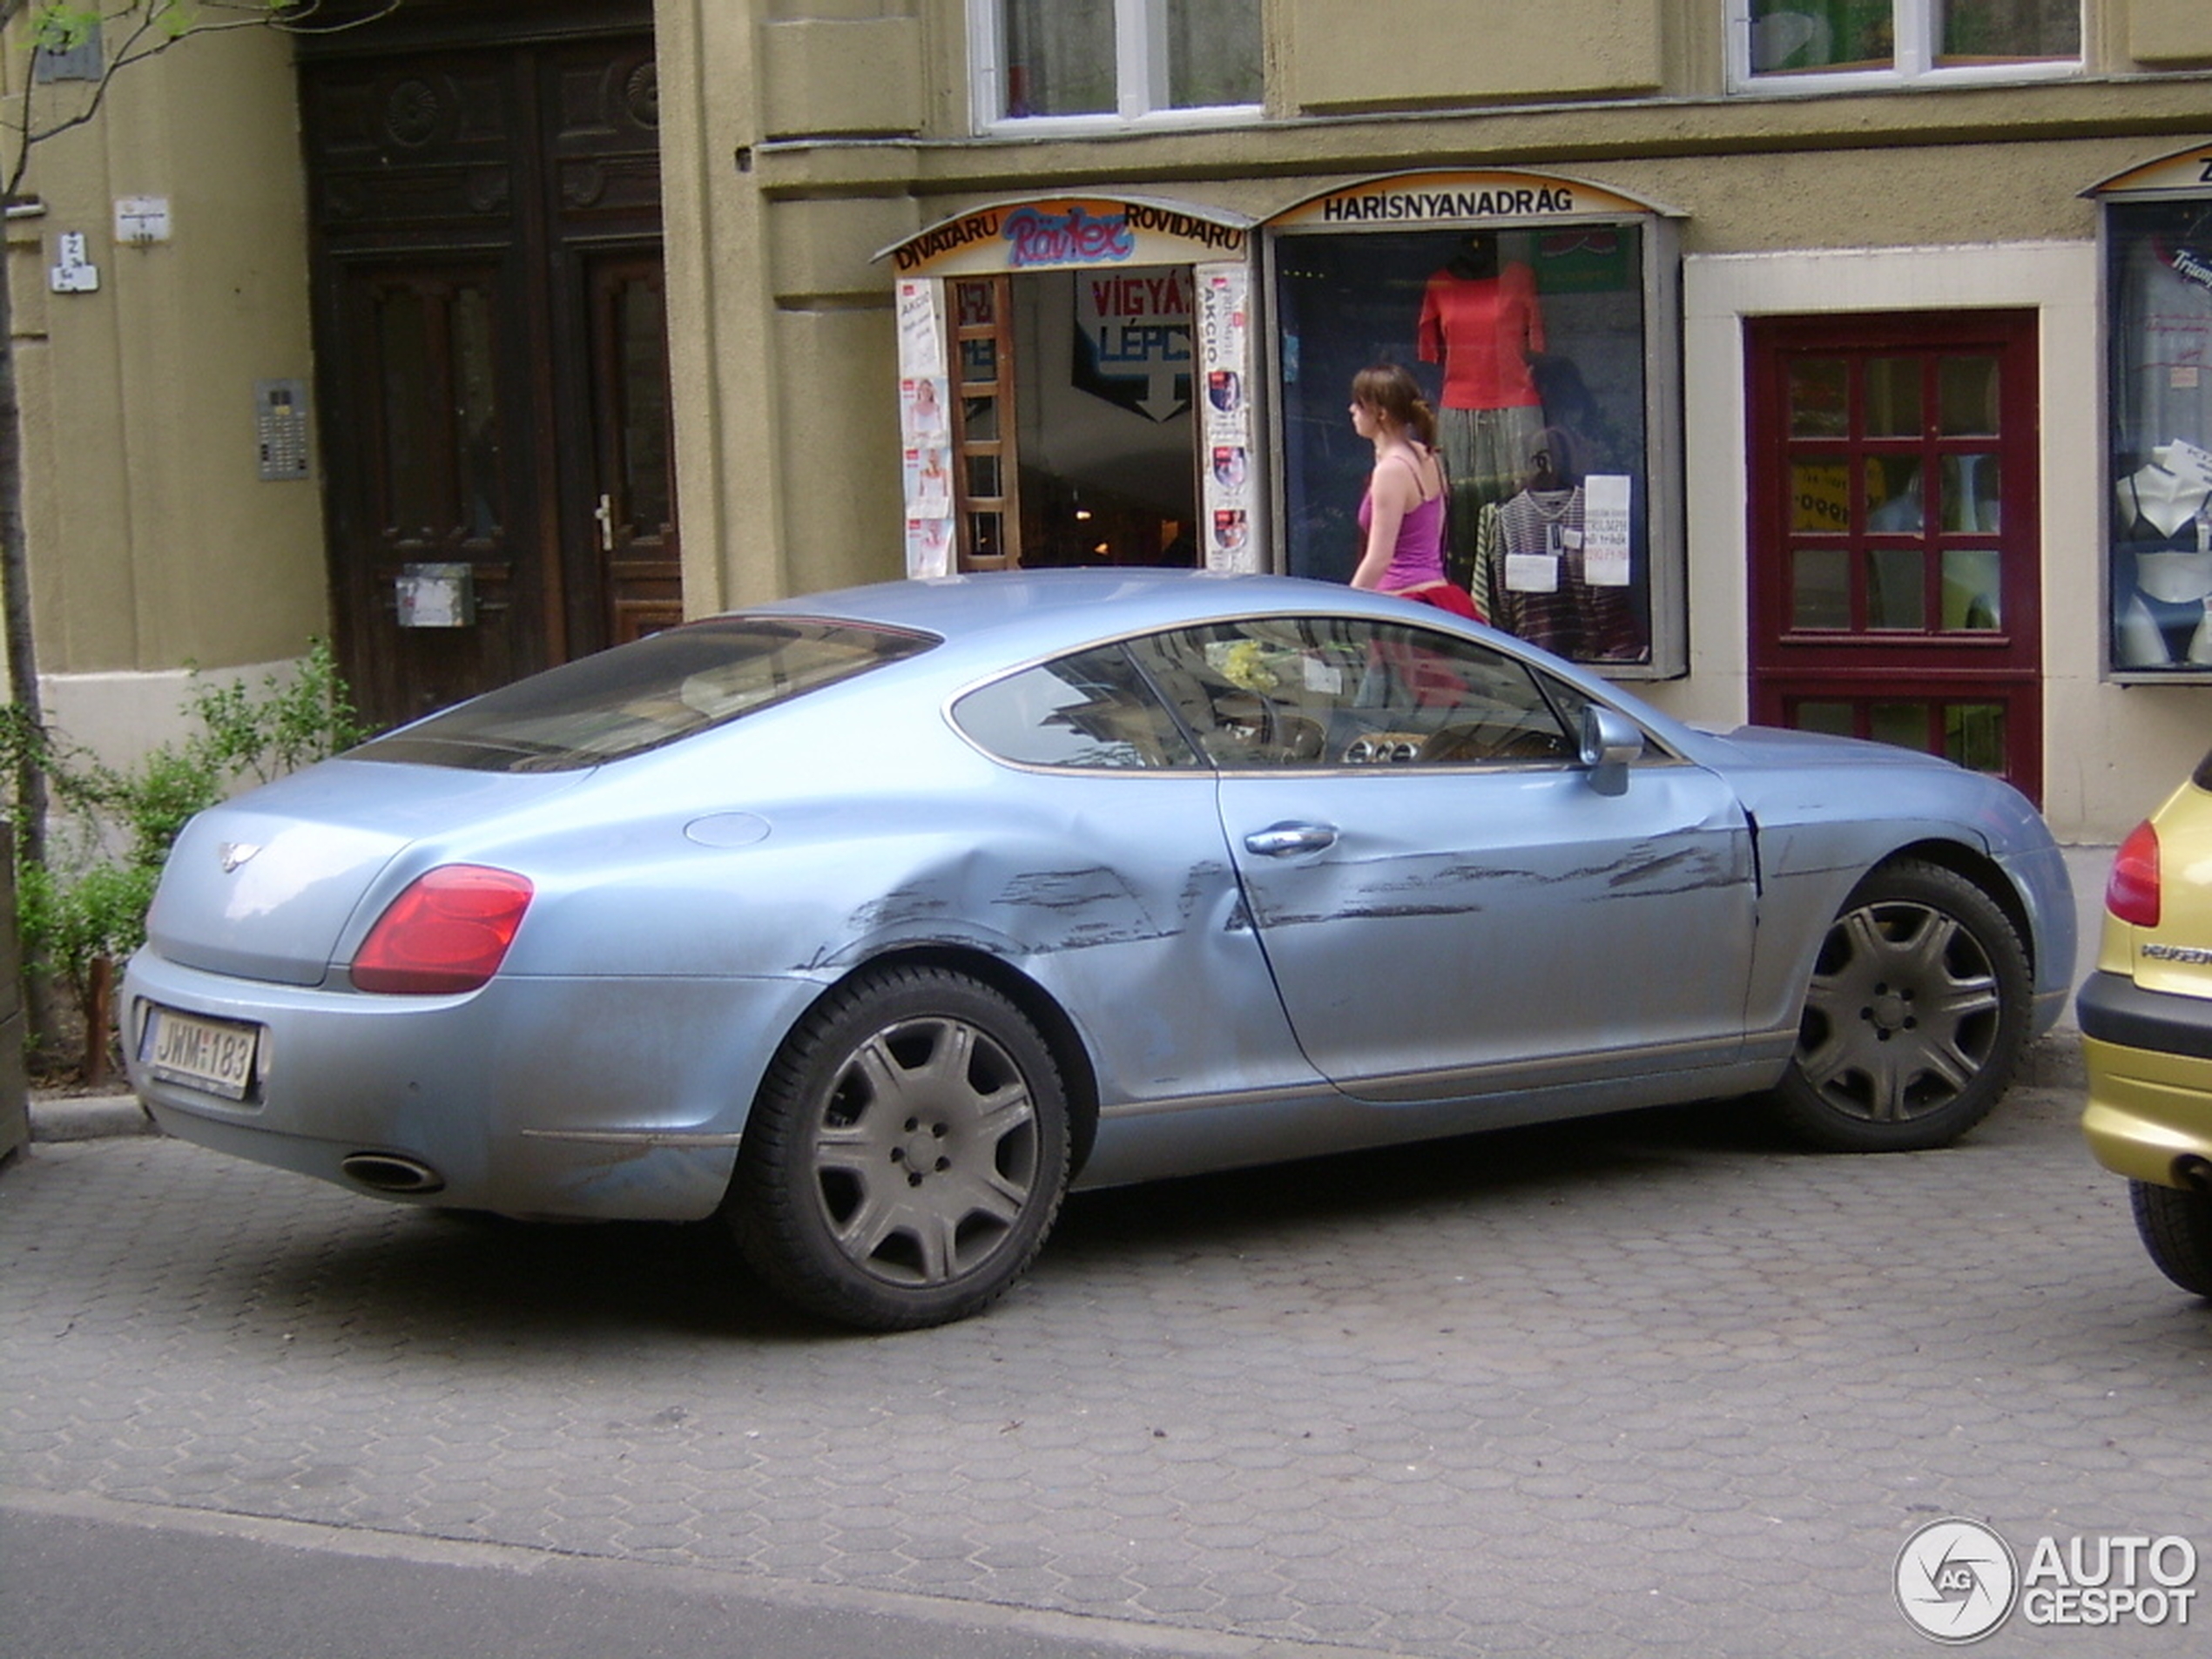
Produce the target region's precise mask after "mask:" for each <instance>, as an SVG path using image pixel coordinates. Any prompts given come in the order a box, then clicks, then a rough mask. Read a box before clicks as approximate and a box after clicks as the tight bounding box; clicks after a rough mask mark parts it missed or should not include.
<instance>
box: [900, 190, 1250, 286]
mask: <svg viewBox="0 0 2212 1659" xmlns="http://www.w3.org/2000/svg"><path fill="white" fill-rule="evenodd" d="M1247 234H1248V233H1247V232H1246V230H1245V228H1244V226H1243V225H1242V224H1241V223H1238V222H1235V221H1224V220H1222V219H1215V218H1212V217H1211V216H1209V215H1207V214H1205V213H1202V212H1193V211H1192V210H1190V209H1189V208H1186V207H1177V206H1174V205H1173V204H1171V203H1166V202H1142V201H1128V200H1105V199H1089V198H1085V199H1064V200H1055V201H1031V202H1019V203H1006V204H1002V205H1001V206H994V207H981V208H977V209H976V210H975V211H974V212H970V213H964V214H962V215H961V216H960V217H958V218H955V219H947V220H945V221H944V222H943V223H942V224H941V225H935V226H931V227H930V228H929V229H928V230H926V231H924V232H922V233H921V234H920V235H919V236H915V237H911V238H909V239H907V240H906V241H904V242H901V243H900V244H898V245H897V246H895V247H892V248H889V249H887V250H886V252H887V253H888V254H889V255H890V257H891V260H892V262H893V264H894V266H895V268H896V269H897V271H898V273H899V274H900V275H901V276H912V275H921V274H927V275H929V276H934V277H948V276H985V275H996V274H1001V273H1006V272H1020V271H1086V270H1101V269H1111V268H1113V267H1115V266H1146V265H1188V264H1190V263H1191V262H1192V261H1194V260H1202V259H1204V260H1220V259H1240V258H1242V257H1243V256H1244V250H1245V246H1246V237H1247ZM879 257H880V256H879Z"/></svg>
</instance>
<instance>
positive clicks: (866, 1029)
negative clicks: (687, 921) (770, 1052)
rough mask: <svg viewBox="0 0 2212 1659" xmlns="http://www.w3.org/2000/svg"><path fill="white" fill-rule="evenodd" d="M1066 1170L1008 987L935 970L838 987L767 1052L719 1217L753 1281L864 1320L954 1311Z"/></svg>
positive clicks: (986, 1277)
mask: <svg viewBox="0 0 2212 1659" xmlns="http://www.w3.org/2000/svg"><path fill="white" fill-rule="evenodd" d="M1067 1184H1068V1109H1067V1100H1066V1095H1065V1092H1064V1089H1063V1088H1062V1083H1061V1079H1060V1069H1059V1067H1058V1066H1057V1065H1056V1064H1055V1062H1054V1060H1053V1056H1052V1051H1051V1049H1049V1047H1048V1046H1047V1045H1046V1043H1045V1042H1044V1039H1043V1038H1042V1036H1040V1035H1038V1032H1037V1028H1036V1027H1035V1025H1033V1024H1031V1023H1030V1022H1029V1021H1028V1018H1026V1017H1025V1016H1024V1015H1022V1011H1021V1010H1020V1009H1019V1008H1015V1005H1014V1004H1013V1003H1012V1002H1011V1001H1008V999H1007V998H1006V997H1005V996H1004V995H1001V993H999V992H998V991H996V990H995V989H993V988H991V987H989V986H988V985H985V984H983V983H982V982H981V981H978V980H975V979H972V978H970V977H968V975H966V974H958V973H954V972H952V971H950V970H948V969H945V968H895V967H894V968H880V969H876V970H873V971H871V972H868V973H865V974H861V975H860V976H859V977H858V978H856V979H854V980H853V981H850V982H848V983H847V984H846V985H843V986H840V988H837V989H836V990H834V991H833V992H831V993H830V995H828V996H827V997H826V999H824V1001H822V1002H821V1003H820V1004H819V1005H818V1006H817V1007H816V1008H814V1009H813V1011H812V1012H811V1013H809V1014H808V1015H807V1016H806V1019H805V1020H803V1021H801V1022H800V1023H799V1027H798V1028H797V1029H796V1030H794V1031H793V1032H792V1035H791V1036H790V1037H788V1038H787V1039H786V1041H785V1043H784V1046H783V1048H782V1049H781V1050H779V1053H778V1054H777V1055H776V1059H775V1061H774V1062H773V1064H772V1066H771V1067H770V1069H769V1072H768V1076H767V1077H766V1079H765V1081H764V1082H763V1083H762V1085H761V1089H760V1095H759V1099H758V1100H757V1101H756V1102H755V1103H754V1104H753V1109H752V1116H751V1118H750V1119H749V1120H748V1121H747V1123H746V1124H745V1140H744V1142H743V1143H742V1145H741V1147H740V1148H739V1150H738V1169H737V1175H736V1177H735V1178H734V1179H733V1180H732V1183H731V1187H730V1196H729V1197H728V1199H727V1200H726V1201H725V1205H724V1214H725V1217H726V1218H727V1220H728V1221H729V1223H730V1224H731V1226H732V1229H733V1230H734V1231H735V1232H736V1234H737V1238H738V1244H739V1246H740V1247H741V1248H742V1249H743V1251H745V1256H746V1258H748V1259H749V1260H750V1261H751V1262H752V1264H753V1267H754V1268H755V1270H756V1271H759V1273H760V1275H761V1276H762V1278H765V1279H766V1280H767V1281H768V1283H769V1284H770V1285H772V1287H773V1288H774V1289H776V1290H777V1291H779V1292H781V1293H782V1294H783V1295H784V1296H785V1297H786V1298H789V1299H790V1300H791V1301H792V1302H795V1303H797V1304H798V1305H800V1306H801V1307H804V1308H806V1309H809V1310H811V1311H812V1312H815V1313H819V1314H821V1315H823V1316H824V1317H825V1318H831V1319H834V1320H837V1321H838V1322H840V1324H844V1325H855V1326H859V1327H860V1328H861V1329H864V1330H870V1331H902V1330H911V1329H914V1328H916V1327H919V1326H921V1325H942V1324H946V1323H948V1322H949V1321H951V1320H954V1319H960V1318H966V1317H968V1315H969V1314H972V1313H975V1312H981V1310H982V1309H983V1308H985V1307H986V1306H988V1305H989V1304H990V1303H992V1302H993V1301H995V1300H996V1299H997V1298H999V1297H1000V1296H1001V1295H1003V1294H1004V1293H1005V1291H1006V1290H1007V1288H1008V1286H1009V1285H1012V1284H1013V1283H1014V1282H1015V1279H1017V1278H1020V1277H1021V1276H1022V1272H1023V1271H1024V1270H1025V1269H1027V1268H1028V1264H1029V1263H1030V1261H1031V1259H1032V1258H1034V1257H1035V1255H1036V1252H1037V1251H1038V1249H1039V1247H1040V1246H1042V1244H1043V1243H1044V1238H1045V1235H1046V1234H1047V1233H1048V1232H1049V1231H1050V1230H1051V1227H1052V1224H1053V1221H1054V1218H1055V1217H1056V1216H1057V1215H1058V1214H1059V1211H1060V1201H1061V1197H1062V1194H1063V1193H1064V1192H1065V1190H1066V1189H1067Z"/></svg>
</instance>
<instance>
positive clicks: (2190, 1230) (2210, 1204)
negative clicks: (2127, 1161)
mask: <svg viewBox="0 0 2212 1659" xmlns="http://www.w3.org/2000/svg"><path fill="white" fill-rule="evenodd" d="M2128 1197H2129V1198H2130V1199H2132V1200H2133V1201H2134V1211H2135V1231H2136V1232H2137V1233H2138V1234H2140V1235H2141V1238H2142V1241H2143V1248H2144V1249H2145V1250H2147V1251H2149V1252H2150V1258H2151V1260H2152V1262H2153V1263H2154V1264H2156V1266H2157V1268H2158V1271H2160V1272H2161V1273H2163V1274H2165V1275H2166V1277H2167V1278H2170V1279H2172V1280H2173V1281H2174V1283H2175V1284H2176V1285H2180V1286H2181V1287H2182V1289H2183V1290H2185V1291H2190V1292H2192V1293H2193V1294H2195V1295H2197V1296H2212V1193H2209V1192H2192V1191H2189V1190H2187V1189H2185V1188H2182V1187H2161V1186H2154V1185H2152V1184H2150V1183H2149V1182H2148V1181H2130V1182H2129V1183H2128Z"/></svg>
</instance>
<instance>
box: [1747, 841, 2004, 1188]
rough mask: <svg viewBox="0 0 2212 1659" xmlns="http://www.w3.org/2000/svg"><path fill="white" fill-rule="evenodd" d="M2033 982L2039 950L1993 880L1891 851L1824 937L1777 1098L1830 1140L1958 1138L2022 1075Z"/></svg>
mask: <svg viewBox="0 0 2212 1659" xmlns="http://www.w3.org/2000/svg"><path fill="white" fill-rule="evenodd" d="M2032 996H2033V991H2032V989H2031V986H2030V981H2029V978H2028V968H2027V951H2026V950H2025V949H2024V948H2022V947H2021V945H2020V935H2019V934H2017V933H2015V932H2014V931H2013V924H2012V922H2011V921H2009V920H2008V919H2007V918H2006V914H2005V913H2004V912H2003V911H2002V910H2000V909H1999V908H1998V907H1997V904H1996V901H1995V900H1993V899H1991V898H1990V896H1989V895H1988V894H1986V893H1985V892H1984V891H1982V889H1981V888H1980V887H1977V886H1975V885H1974V883H1973V882H1972V881H1970V880H1967V879H1966V877H1965V876H1963V875H1960V874H1959V873H1957V872H1956V871H1954V870H1949V869H1946V868H1945V867H1942V866H1941V865H1937V864H1928V863H1925V862H1923V861H1921V860H1917V859H1907V860H1898V862H1896V863H1894V864H1888V865H1885V866H1883V867H1881V868H1879V869H1877V870H1875V871H1873V872H1872V873H1870V874H1869V875H1868V876H1867V877H1866V878H1865V880H1863V881H1861V882H1860V883H1859V884H1858V887H1856V888H1854V889H1853V890H1852V892H1851V897H1850V898H1849V899H1847V900H1844V907H1843V909H1842V910H1841V911H1840V912H1839V913H1838V914H1837V917H1836V920H1835V921H1834V922H1833V923H1832V924H1831V926H1830V927H1829V929H1828V936H1827V938H1826V939H1825V940H1824V941H1822V943H1821V948H1820V955H1819V957H1818V959H1817V961H1816V962H1815V963H1814V966H1813V972H1812V982H1811V985H1810V986H1809V987H1808V988H1807V989H1806V993H1805V1007H1804V1015H1803V1016H1802V1018H1801V1020H1800V1022H1799V1024H1798V1028H1797V1052H1796V1053H1795V1054H1794V1055H1791V1060H1790V1069H1789V1070H1788V1071H1787V1072H1785V1073H1784V1075H1783V1078H1782V1081H1781V1082H1780V1083H1779V1084H1777V1086H1776V1088H1775V1090H1774V1096H1773V1099H1774V1104H1775V1108H1776V1110H1777V1114H1778V1116H1780V1118H1781V1120H1782V1122H1783V1123H1784V1126H1785V1127H1786V1128H1787V1129H1788V1130H1790V1131H1791V1133H1792V1134H1794V1135H1795V1136H1797V1138H1798V1139H1800V1140H1802V1141H1804V1142H1806V1143H1809V1144H1811V1145H1812V1146H1816V1147H1818V1148H1820V1149H1822V1150H1827V1151H1838V1152H1905V1151H1915V1150H1920V1149H1923V1148H1926V1147H1932V1146H1945V1145H1948V1144H1949V1143H1951V1142H1952V1141H1955V1140H1957V1139H1958V1138H1959V1136H1961V1135H1963V1134H1965V1133H1966V1131H1967V1130H1970V1129H1972V1128H1973V1126H1974V1125H1975V1124H1976V1123H1979V1122H1981V1120H1982V1119H1983V1118H1985V1117H1986V1116H1988V1115H1989V1112H1990V1109H1991V1108H1992V1107H1993V1106H1995V1105H1996V1103H1997V1101H1998V1098H1999V1096H2001V1095H2003V1093H2004V1092H2005V1089H2006V1085H2007V1084H2009V1083H2010V1082H2012V1077H2013V1069H2014V1068H2015V1067H2016V1066H2017V1065H2018V1064H2019V1063H2020V1055H2021V1053H2022V1051H2023V1050H2024V1049H2026V1048H2027V1037H2028V1025H2029V1019H2030V1008H2029V1004H2030V1001H2031V999H2032Z"/></svg>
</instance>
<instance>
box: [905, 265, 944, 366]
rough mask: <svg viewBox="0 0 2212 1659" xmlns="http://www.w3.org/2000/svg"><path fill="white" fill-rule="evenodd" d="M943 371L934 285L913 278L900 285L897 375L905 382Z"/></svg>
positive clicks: (942, 333) (941, 340) (942, 337)
mask: <svg viewBox="0 0 2212 1659" xmlns="http://www.w3.org/2000/svg"><path fill="white" fill-rule="evenodd" d="M944 372H945V334H944V328H943V326H942V325H941V323H940V322H939V321H938V312H937V285H936V284H935V283H934V282H930V281H926V280H920V279H916V278H908V279H907V280H903V281H901V282H900V284H899V373H900V375H901V376H903V377H906V378H907V379H914V378H917V377H920V376H922V375H928V374H943V373H944Z"/></svg>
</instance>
